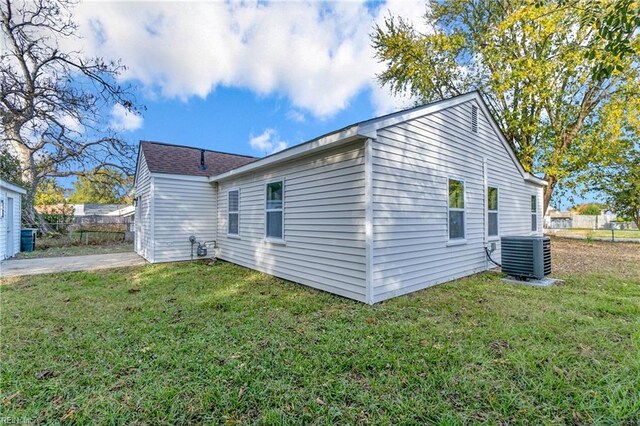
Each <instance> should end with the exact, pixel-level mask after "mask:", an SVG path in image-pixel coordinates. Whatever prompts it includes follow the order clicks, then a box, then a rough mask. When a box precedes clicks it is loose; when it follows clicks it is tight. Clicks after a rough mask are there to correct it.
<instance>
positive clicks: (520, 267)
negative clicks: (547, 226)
mask: <svg viewBox="0 0 640 426" xmlns="http://www.w3.org/2000/svg"><path fill="white" fill-rule="evenodd" d="M501 249H502V272H504V273H505V274H508V275H511V276H514V277H516V278H518V279H527V278H533V279H538V280H541V279H544V277H545V276H547V275H549V274H550V273H551V239H550V238H549V237H533V236H526V237H502V238H501Z"/></svg>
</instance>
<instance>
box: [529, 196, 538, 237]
mask: <svg viewBox="0 0 640 426" xmlns="http://www.w3.org/2000/svg"><path fill="white" fill-rule="evenodd" d="M537 230H538V197H536V196H535V195H532V196H531V231H532V232H534V231H537Z"/></svg>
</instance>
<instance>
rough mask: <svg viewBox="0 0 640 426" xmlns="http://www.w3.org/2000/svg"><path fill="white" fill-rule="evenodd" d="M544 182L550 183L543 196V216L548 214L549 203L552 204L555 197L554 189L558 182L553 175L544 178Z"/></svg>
mask: <svg viewBox="0 0 640 426" xmlns="http://www.w3.org/2000/svg"><path fill="white" fill-rule="evenodd" d="M544 180H546V181H547V182H548V185H547V186H545V188H544V192H543V195H542V201H543V202H544V205H543V208H542V209H543V210H542V212H543V214H547V209H548V208H549V203H551V196H552V195H553V189H554V188H555V187H556V185H557V183H558V180H557V179H556V178H555V176H551V175H546V176H545V177H544Z"/></svg>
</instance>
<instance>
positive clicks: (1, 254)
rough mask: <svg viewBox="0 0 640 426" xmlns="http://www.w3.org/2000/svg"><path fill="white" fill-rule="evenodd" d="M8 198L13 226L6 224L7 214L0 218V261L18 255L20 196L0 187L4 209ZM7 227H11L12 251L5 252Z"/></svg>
mask: <svg viewBox="0 0 640 426" xmlns="http://www.w3.org/2000/svg"><path fill="white" fill-rule="evenodd" d="M8 198H13V224H8V223H7V220H8V218H9V217H8V216H9V215H8V213H7V211H5V213H4V217H2V218H0V260H3V259H8V258H10V257H13V256H15V255H16V254H18V253H20V229H21V228H20V223H21V210H22V209H21V203H22V195H21V194H20V193H18V192H14V191H12V190H10V189H8V188H4V187H0V200H3V201H4V208H5V209H7V208H8V205H9V203H8V201H7V199H8ZM7 226H12V227H13V246H12V247H13V250H9V251H7V246H8V244H7Z"/></svg>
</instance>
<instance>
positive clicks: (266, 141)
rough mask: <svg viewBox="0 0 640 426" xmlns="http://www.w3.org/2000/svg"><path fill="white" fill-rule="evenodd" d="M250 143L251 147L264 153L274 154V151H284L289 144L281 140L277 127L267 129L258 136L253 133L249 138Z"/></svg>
mask: <svg viewBox="0 0 640 426" xmlns="http://www.w3.org/2000/svg"><path fill="white" fill-rule="evenodd" d="M249 145H251V148H253V149H255V150H256V151H259V152H260V153H263V154H267V155H268V154H273V153H274V152H278V151H282V150H283V149H285V148H286V147H287V146H288V145H289V144H288V143H287V142H285V141H282V140H280V136H279V135H278V132H277V131H276V130H275V129H265V130H264V132H262V134H260V135H258V136H253V135H251V139H249Z"/></svg>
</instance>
